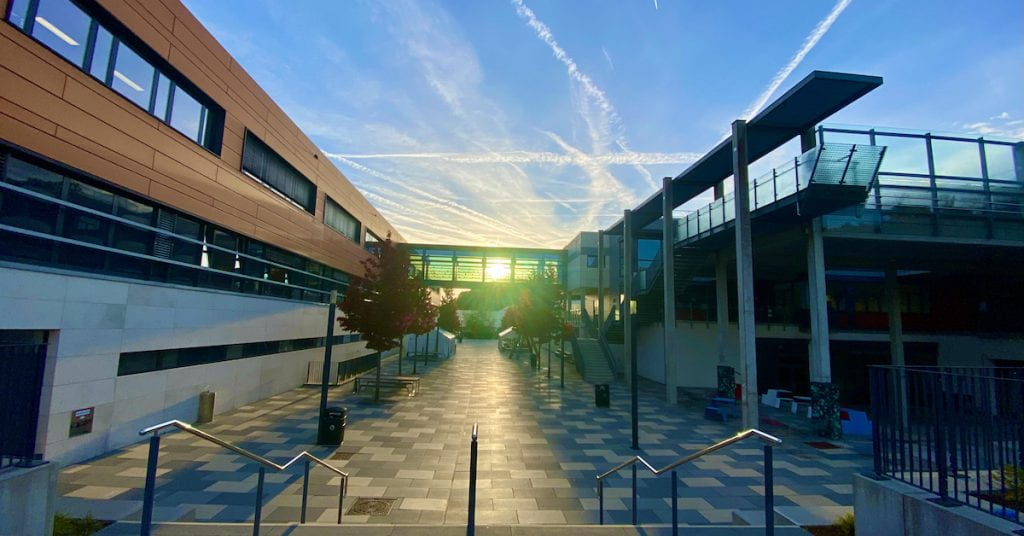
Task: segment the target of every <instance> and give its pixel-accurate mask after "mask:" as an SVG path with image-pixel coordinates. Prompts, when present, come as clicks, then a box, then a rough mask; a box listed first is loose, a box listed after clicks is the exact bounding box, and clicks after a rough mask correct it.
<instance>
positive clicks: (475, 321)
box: [462, 310, 495, 339]
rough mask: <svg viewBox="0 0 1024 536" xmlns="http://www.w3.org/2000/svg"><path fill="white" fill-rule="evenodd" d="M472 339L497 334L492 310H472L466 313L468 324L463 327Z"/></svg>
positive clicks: (488, 337) (487, 337)
mask: <svg viewBox="0 0 1024 536" xmlns="http://www.w3.org/2000/svg"><path fill="white" fill-rule="evenodd" d="M462 331H463V332H464V333H465V334H466V336H467V337H469V338H471V339H490V338H493V337H494V335H495V332H494V317H493V316H491V313H490V311H480V310H476V311H470V312H469V314H467V315H466V325H465V327H464V328H463V329H462Z"/></svg>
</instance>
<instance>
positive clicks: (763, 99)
mask: <svg viewBox="0 0 1024 536" xmlns="http://www.w3.org/2000/svg"><path fill="white" fill-rule="evenodd" d="M851 1H852V0H839V2H837V3H836V5H835V6H833V7H832V11H830V12H829V13H828V15H827V16H825V18H824V19H821V22H819V23H818V25H817V26H815V27H814V30H813V31H811V33H810V35H808V36H807V38H806V39H804V44H803V46H801V47H800V50H798V51H797V53H796V54H794V55H793V58H792V59H790V60H789V63H787V64H786V66H785V67H783V68H782V69H780V70H779V72H777V73H775V78H772V81H771V82H770V83H769V84H768V87H766V88H764V91H763V92H761V95H760V96H758V97H757V99H756V100H755V101H754V103H753V104H751V105H750V107H749V108H747V109H746V111H744V112H743V117H744V118H746V119H748V120H749V119H750V118H752V117H754V114H756V113H757V112H759V111H761V108H763V107H764V105H765V104H766V103H767V102H768V99H770V98H771V97H772V94H774V93H775V90H777V89H779V86H781V85H782V83H783V82H785V81H786V78H787V77H789V75H790V74H791V73H792V72H793V71H794V70H795V69H796V68H797V66H798V65H800V62H802V61H803V60H804V56H806V55H807V53H808V52H810V51H811V49H813V48H814V46H815V45H817V44H818V41H820V40H821V38H822V37H824V36H825V34H826V33H827V32H828V30H829V28H831V27H832V24H833V23H835V22H836V19H838V18H839V15H841V14H842V13H843V10H845V9H846V6H849V5H850V2H851Z"/></svg>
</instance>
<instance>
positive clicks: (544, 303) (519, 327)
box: [506, 270, 564, 354]
mask: <svg viewBox="0 0 1024 536" xmlns="http://www.w3.org/2000/svg"><path fill="white" fill-rule="evenodd" d="M561 304H562V287H561V285H560V284H559V283H558V277H557V275H556V274H555V272H554V271H553V270H545V271H543V272H538V273H536V274H534V275H533V276H532V277H531V278H530V279H529V280H528V281H526V282H525V283H524V284H523V286H522V289H521V291H520V293H519V299H518V301H517V302H516V304H515V305H513V306H512V308H514V310H515V312H514V313H512V314H511V315H509V313H508V312H506V315H509V316H510V319H509V321H510V322H511V323H512V324H511V325H512V326H513V327H515V328H516V331H517V332H518V333H519V334H520V335H521V336H523V337H524V338H526V341H527V344H528V345H529V346H530V350H531V352H533V353H535V354H539V353H540V345H541V344H543V343H545V342H549V341H551V340H553V339H554V338H556V337H558V336H559V335H560V334H561V331H562V329H563V327H562V326H563V323H564V320H563V318H562V305H561ZM510 309H511V308H510ZM535 343H536V346H534V344H535Z"/></svg>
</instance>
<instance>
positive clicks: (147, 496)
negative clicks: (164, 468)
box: [139, 432, 160, 536]
mask: <svg viewBox="0 0 1024 536" xmlns="http://www.w3.org/2000/svg"><path fill="white" fill-rule="evenodd" d="M158 456H160V436H159V435H157V433H156V432H153V437H151V438H149V460H148V461H147V462H146V491H145V492H143V495H142V523H141V527H140V531H139V534H141V535H142V536H149V534H150V531H151V530H152V528H153V495H154V493H155V492H156V462H157V457H158Z"/></svg>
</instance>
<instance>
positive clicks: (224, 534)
mask: <svg viewBox="0 0 1024 536" xmlns="http://www.w3.org/2000/svg"><path fill="white" fill-rule="evenodd" d="M260 528H261V529H262V530H261V532H260V534H263V535H264V536H285V535H287V536H316V535H321V534H322V535H324V536H327V535H342V536H344V535H348V534H351V535H357V534H358V535H368V534H380V535H382V536H383V535H395V536H400V535H402V534H417V535H418V534H431V535H437V536H462V535H464V534H466V526H465V525H374V524H364V523H353V524H348V525H345V524H343V525H341V526H338V525H326V524H318V523H308V524H305V525H300V524H298V523H268V522H264V523H262V524H261V527H260ZM679 532H680V533H682V534H687V535H692V536H746V535H750V536H754V535H757V534H764V526H756V525H755V526H742V525H685V524H680V525H679ZM476 533H477V534H478V535H479V536H490V535H494V536H499V535H500V536H520V535H521V536H547V535H551V536H556V535H559V534H570V533H571V534H578V535H580V536H583V535H594V536H601V535H604V534H608V535H613V534H614V535H616V536H622V535H624V534H644V535H663V534H664V535H669V534H672V526H671V525H668V524H657V525H637V526H633V525H490V526H482V525H478V526H477V527H476ZM97 534H99V535H100V536H129V535H131V536H135V535H137V534H139V525H138V522H132V521H119V522H117V523H115V524H113V525H111V526H109V527H107V528H106V529H103V530H102V531H100V532H99V533H97ZM153 534H154V536H179V535H181V536H185V535H188V536H250V535H251V534H252V525H251V524H248V523H184V522H175V523H154V524H153ZM775 534H777V535H779V536H798V535H799V536H806V535H807V534H808V533H807V532H806V531H804V530H803V529H801V528H800V527H793V526H788V527H787V526H777V527H775Z"/></svg>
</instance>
